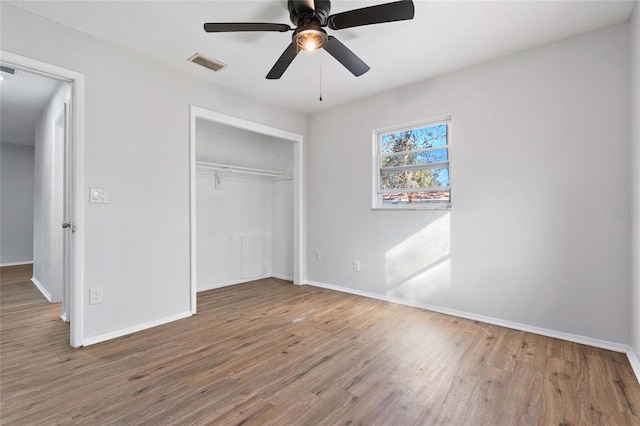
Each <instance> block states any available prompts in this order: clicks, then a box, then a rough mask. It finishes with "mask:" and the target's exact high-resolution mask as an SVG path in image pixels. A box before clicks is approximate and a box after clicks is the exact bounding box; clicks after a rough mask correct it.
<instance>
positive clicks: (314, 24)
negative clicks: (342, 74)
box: [204, 0, 414, 80]
mask: <svg viewBox="0 0 640 426" xmlns="http://www.w3.org/2000/svg"><path fill="white" fill-rule="evenodd" d="M287 7H288V9H289V17H290V18H291V22H292V23H293V25H295V26H296V28H291V27H290V26H289V25H287V24H271V23H261V22H216V23H206V24H204V30H205V31H206V32H208V33H224V32H237V31H276V32H287V31H293V37H292V39H293V40H292V42H291V44H289V46H288V47H287V48H286V49H285V51H284V52H283V53H282V55H281V56H280V58H279V59H278V60H277V61H276V63H275V65H274V66H273V68H271V71H269V74H267V78H268V79H270V80H274V79H278V78H280V77H281V76H282V74H284V72H285V71H286V69H287V68H288V67H289V65H290V64H291V62H293V60H294V59H295V57H296V55H297V54H298V53H299V52H300V50H307V51H312V50H316V49H321V48H323V49H324V50H326V51H327V52H329V54H331V56H333V57H334V58H336V59H337V60H338V62H340V63H341V64H342V65H344V66H345V67H346V68H347V69H348V70H349V71H351V73H352V74H353V75H355V76H356V77H358V76H361V75H362V74H364V73H366V72H367V71H369V66H368V65H367V64H365V63H364V61H362V59H360V58H359V57H358V56H356V54H355V53H353V52H352V51H351V50H349V49H348V48H347V47H346V46H345V45H344V44H342V43H341V42H340V41H338V39H337V38H335V37H334V36H331V35H327V32H326V31H325V30H324V29H323V27H329V28H331V29H332V30H342V29H344V28H352V27H360V26H363V25H370V24H381V23H384V22H394V21H404V20H408V19H413V14H414V7H413V1H411V0H400V1H396V2H393V3H385V4H380V5H376V6H369V7H364V8H361V9H354V10H349V11H347V12H341V13H336V14H335V15H329V11H330V10H331V1H330V0H288V3H287Z"/></svg>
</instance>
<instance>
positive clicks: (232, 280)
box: [196, 119, 293, 291]
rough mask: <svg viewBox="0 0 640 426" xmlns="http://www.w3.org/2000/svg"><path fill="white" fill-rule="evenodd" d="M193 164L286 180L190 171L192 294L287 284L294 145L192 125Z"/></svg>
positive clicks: (215, 125)
mask: <svg viewBox="0 0 640 426" xmlns="http://www.w3.org/2000/svg"><path fill="white" fill-rule="evenodd" d="M196 163H197V164H202V163H207V164H218V165H228V166H235V167H238V168H250V169H259V170H272V171H279V172H283V173H284V174H285V175H286V176H287V178H282V177H281V178H273V177H269V176H261V175H260V174H253V173H242V172H238V171H232V172H227V171H218V172H217V175H216V171H215V170H213V169H211V168H209V167H197V168H196V270H197V275H196V282H197V291H204V290H209V289H213V288H218V287H224V286H227V285H233V284H238V283H241V282H246V281H251V280H255V279H259V278H264V277H271V276H275V277H278V278H284V279H292V277H293V180H292V178H291V175H292V171H293V143H292V142H291V141H285V140H281V139H276V138H273V137H270V136H265V135H262V134H259V133H254V132H250V131H247V130H242V129H237V128H234V127H230V126H227V125H223V124H220V123H215V122H211V121H207V120H202V119H198V120H196ZM216 180H217V182H216Z"/></svg>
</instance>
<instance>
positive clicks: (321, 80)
mask: <svg viewBox="0 0 640 426" xmlns="http://www.w3.org/2000/svg"><path fill="white" fill-rule="evenodd" d="M318 56H319V57H320V102H322V55H318Z"/></svg>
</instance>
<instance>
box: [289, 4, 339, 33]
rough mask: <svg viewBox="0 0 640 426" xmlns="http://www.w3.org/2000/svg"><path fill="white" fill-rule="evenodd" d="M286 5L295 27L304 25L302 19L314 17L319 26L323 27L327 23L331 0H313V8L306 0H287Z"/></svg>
mask: <svg viewBox="0 0 640 426" xmlns="http://www.w3.org/2000/svg"><path fill="white" fill-rule="evenodd" d="M311 1H313V0H311ZM287 7H288V8H289V18H290V19H291V22H292V23H293V25H295V26H296V27H299V26H301V25H304V22H303V21H305V19H309V18H314V17H315V18H317V20H318V21H319V22H320V26H322V27H324V26H326V25H327V19H328V18H329V12H330V11H331V1H330V0H315V1H314V9H312V8H310V7H309V5H308V2H307V1H294V0H288V2H287Z"/></svg>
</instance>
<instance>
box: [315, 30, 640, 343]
mask: <svg viewBox="0 0 640 426" xmlns="http://www.w3.org/2000/svg"><path fill="white" fill-rule="evenodd" d="M627 64H628V46H627V33H626V26H625V25H624V24H623V25H618V26H614V27H609V28H607V29H604V30H601V31H597V32H593V33H588V34H585V35H582V36H578V37H575V38H572V39H569V40H565V41H563V42H560V43H556V44H551V45H548V46H545V47H541V48H538V49H533V50H530V51H527V52H524V53H521V54H517V55H513V56H510V57H507V58H504V59H500V60H496V61H493V62H491V63H487V64H483V65H479V66H475V67H472V68H469V69H467V70H464V71H461V72H458V73H455V74H450V75H447V76H444V77H442V78H438V79H435V80H432V81H428V82H424V83H421V84H417V85H414V86H411V87H406V88H403V89H399V90H396V91H393V92H390V93H386V94H383V95H379V96H374V97H370V98H367V99H364V100H361V101H358V102H354V103H351V104H347V105H343V106H341V107H337V108H334V109H332V110H331V111H328V112H323V113H319V114H316V115H314V116H312V117H311V118H310V120H309V144H308V149H307V151H306V154H307V161H308V166H307V173H308V180H307V182H308V186H307V199H308V205H307V226H308V228H307V229H308V235H307V238H308V240H307V241H308V244H307V250H308V253H309V261H308V278H309V280H311V281H315V282H318V283H324V284H330V285H336V286H342V287H346V288H349V289H352V290H359V291H365V292H370V293H374V294H377V295H381V296H393V297H397V298H400V299H404V300H407V301H411V302H417V303H421V304H429V305H435V306H438V307H442V308H449V309H455V310H458V311H463V312H467V313H471V314H476V315H483V316H487V317H493V318H497V319H501V320H508V321H512V322H516V323H521V324H526V325H530V326H536V327H543V328H548V329H552V330H557V331H562V332H568V333H574V334H577V335H582V336H588V337H591V338H597V339H604V340H608V341H613V342H620V343H626V342H627V338H628V334H627V333H628V329H629V326H628V318H629V316H628V314H629V309H628V301H627V298H628V280H629V272H628V271H629V269H630V265H629V250H628V248H629V222H628V220H620V219H619V218H613V217H607V216H605V214H604V210H605V209H610V208H619V206H624V205H626V203H627V201H628V193H629V192H628V191H629V181H628V168H627V166H626V164H627V160H626V156H627V153H628V148H627V147H628V126H627V117H628V110H627V109H628V92H627V91H628V87H627V82H628V78H629V75H628V72H629V70H628V66H627ZM447 115H451V116H452V142H451V161H452V165H451V182H452V185H453V192H452V197H453V208H452V210H451V211H450V212H445V211H404V212H394V211H372V210H371V209H370V206H371V181H372V170H371V167H372V166H371V164H372V157H371V155H372V154H371V144H372V141H371V139H372V130H373V129H376V128H383V127H387V126H393V125H398V124H403V123H411V122H415V121H419V120H424V119H429V118H433V117H441V116H447ZM317 250H320V251H322V254H323V257H324V258H323V260H321V261H316V260H315V256H314V255H313V254H314V253H315V252H316V251H317ZM354 259H358V260H360V261H361V267H362V272H359V273H358V272H353V270H352V261H353V260H354Z"/></svg>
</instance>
